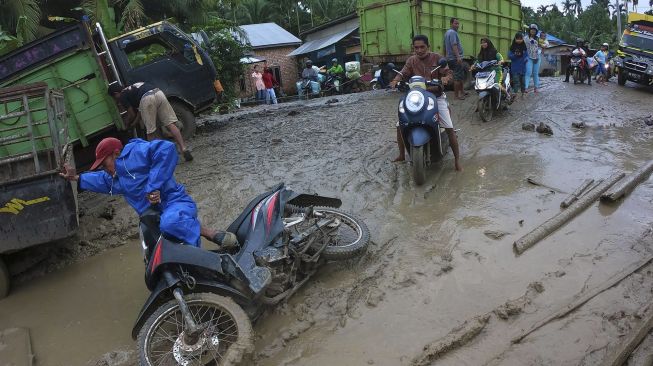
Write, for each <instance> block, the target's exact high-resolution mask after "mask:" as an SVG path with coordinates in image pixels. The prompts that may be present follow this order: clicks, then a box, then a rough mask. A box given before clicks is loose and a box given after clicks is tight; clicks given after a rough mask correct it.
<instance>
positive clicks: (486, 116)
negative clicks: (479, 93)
mask: <svg viewBox="0 0 653 366" xmlns="http://www.w3.org/2000/svg"><path fill="white" fill-rule="evenodd" d="M478 115H479V116H480V117H481V120H483V122H490V121H491V120H492V116H493V115H494V110H493V109H492V104H491V103H490V97H489V96H488V97H485V98H483V99H481V100H479V101H478Z"/></svg>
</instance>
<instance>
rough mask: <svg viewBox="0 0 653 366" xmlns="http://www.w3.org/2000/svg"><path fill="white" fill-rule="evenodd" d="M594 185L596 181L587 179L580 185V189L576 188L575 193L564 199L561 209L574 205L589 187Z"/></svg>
mask: <svg viewBox="0 0 653 366" xmlns="http://www.w3.org/2000/svg"><path fill="white" fill-rule="evenodd" d="M592 183H594V179H585V180H584V181H583V184H581V185H580V187H578V188H576V190H575V191H573V192H572V193H571V194H570V195H569V196H567V198H565V199H564V201H562V202H560V207H562V208H567V207H569V206H571V204H572V203H574V202H576V201H577V200H578V198H579V197H580V196H581V194H583V192H585V190H586V189H587V187H589V186H590V185H591V184H592Z"/></svg>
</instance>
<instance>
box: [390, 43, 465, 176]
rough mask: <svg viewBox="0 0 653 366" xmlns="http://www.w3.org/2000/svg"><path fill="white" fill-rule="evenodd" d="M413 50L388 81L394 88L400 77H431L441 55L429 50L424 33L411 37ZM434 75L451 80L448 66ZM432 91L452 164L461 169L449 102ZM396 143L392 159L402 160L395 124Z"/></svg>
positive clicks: (445, 81) (402, 149)
mask: <svg viewBox="0 0 653 366" xmlns="http://www.w3.org/2000/svg"><path fill="white" fill-rule="evenodd" d="M413 50H414V51H415V54H414V55H413V56H410V57H409V58H408V60H406V65H404V68H403V69H401V73H400V74H398V75H397V76H395V78H394V79H393V80H392V81H391V82H390V87H392V88H395V87H396V86H397V83H398V82H399V81H401V80H402V78H406V79H408V78H410V77H412V76H422V77H424V78H426V79H427V80H430V79H432V78H433V75H431V70H433V69H434V68H435V67H436V66H437V65H438V63H439V61H440V59H441V58H442V56H440V55H439V54H437V53H435V52H430V51H429V39H428V37H427V36H425V35H417V36H415V37H413ZM435 76H436V77H438V76H439V79H440V81H441V82H442V85H446V84H448V83H449V82H450V81H451V80H452V76H453V71H451V70H450V69H449V68H448V67H447V68H444V69H439V70H438V71H437V75H435ZM429 91H430V92H432V93H434V94H435V93H440V94H436V96H437V97H438V98H437V102H438V114H439V117H440V118H439V119H440V120H439V123H440V125H441V126H442V127H444V129H445V130H446V131H447V135H448V137H449V143H450V145H451V150H452V151H453V156H454V166H455V168H456V170H458V171H461V170H463V169H462V167H461V165H460V152H459V149H458V139H457V138H456V133H455V131H454V130H453V122H452V121H451V113H450V111H449V104H448V103H447V99H446V95H445V94H444V92H440V91H439V89H436V90H430V89H429ZM397 145H398V146H399V156H398V157H397V158H396V159H395V160H393V161H404V160H405V159H406V148H405V146H404V139H403V138H402V136H401V129H399V125H397Z"/></svg>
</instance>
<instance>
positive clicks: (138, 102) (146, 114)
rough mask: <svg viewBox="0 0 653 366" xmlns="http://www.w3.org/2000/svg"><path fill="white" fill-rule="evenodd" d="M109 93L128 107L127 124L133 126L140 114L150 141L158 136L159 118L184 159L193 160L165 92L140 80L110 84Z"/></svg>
mask: <svg viewBox="0 0 653 366" xmlns="http://www.w3.org/2000/svg"><path fill="white" fill-rule="evenodd" d="M108 92H109V95H111V96H112V97H113V98H114V99H115V100H116V102H119V103H120V105H122V106H123V108H126V109H127V126H128V127H130V126H132V125H133V124H134V123H135V122H136V120H137V119H138V117H139V116H140V117H141V119H142V120H143V124H144V125H145V133H147V139H148V140H149V141H152V140H154V139H155V138H157V137H158V136H157V133H156V127H157V119H158V120H159V122H160V123H161V125H162V126H163V127H165V128H166V129H168V131H169V132H170V134H171V135H172V138H173V139H174V140H175V143H177V145H178V146H179V150H180V151H181V152H182V154H183V155H184V160H186V161H191V160H193V155H192V154H191V152H190V150H189V149H188V148H187V147H186V144H185V143H184V138H183V137H182V136H181V131H179V128H177V125H175V123H176V122H177V121H178V119H177V115H176V114H175V111H174V110H173V109H172V106H171V105H170V102H168V98H166V96H165V94H164V93H163V92H162V91H161V90H160V89H159V88H157V87H155V86H154V85H151V84H149V83H143V82H138V83H134V84H132V85H129V86H127V87H123V86H122V85H120V84H118V83H115V84H111V85H109V90H108Z"/></svg>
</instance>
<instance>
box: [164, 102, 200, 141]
mask: <svg viewBox="0 0 653 366" xmlns="http://www.w3.org/2000/svg"><path fill="white" fill-rule="evenodd" d="M170 105H171V106H172V109H173V110H174V111H175V114H176V115H177V119H178V120H179V122H177V127H178V128H179V130H180V131H181V136H182V137H183V138H184V140H188V139H190V138H191V137H193V136H194V135H195V129H196V128H197V125H196V123H195V115H194V114H193V112H192V111H191V110H190V108H188V106H186V105H185V104H184V103H182V102H179V101H172V102H171V103H170Z"/></svg>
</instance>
